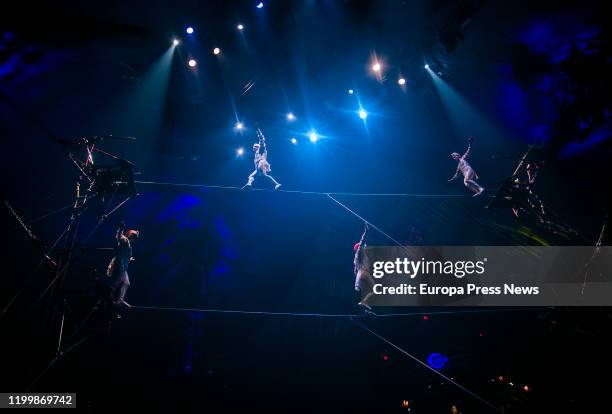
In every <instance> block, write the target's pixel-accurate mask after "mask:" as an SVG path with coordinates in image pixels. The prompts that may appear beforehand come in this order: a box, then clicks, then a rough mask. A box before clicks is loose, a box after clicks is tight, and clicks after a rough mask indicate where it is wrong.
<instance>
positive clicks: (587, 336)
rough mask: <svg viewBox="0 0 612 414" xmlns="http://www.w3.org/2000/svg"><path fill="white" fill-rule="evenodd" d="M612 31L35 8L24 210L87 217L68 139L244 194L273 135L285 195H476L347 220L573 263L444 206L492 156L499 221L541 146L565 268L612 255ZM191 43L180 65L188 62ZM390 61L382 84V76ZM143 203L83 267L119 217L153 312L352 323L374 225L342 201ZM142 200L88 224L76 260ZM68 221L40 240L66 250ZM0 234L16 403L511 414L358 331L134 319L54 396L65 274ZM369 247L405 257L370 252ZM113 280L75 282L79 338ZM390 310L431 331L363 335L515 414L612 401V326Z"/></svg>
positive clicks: (362, 12) (24, 137) (490, 5)
mask: <svg viewBox="0 0 612 414" xmlns="http://www.w3.org/2000/svg"><path fill="white" fill-rule="evenodd" d="M603 10H604V7H603V3H602V4H600V3H597V2H587V3H584V2H580V3H578V2H558V1H556V2H547V1H545V2H523V1H520V2H503V3H502V2H492V1H489V2H483V1H458V2H453V1H442V0H439V1H432V2H421V1H380V2H379V1H368V0H346V1H340V2H332V1H303V2H283V1H270V2H265V5H264V7H263V8H262V9H256V8H255V3H254V2H251V1H231V2H225V1H218V2H195V1H175V2H167V1H147V2H144V1H130V2H119V1H106V2H82V3H78V2H69V1H59V2H53V3H46V4H45V3H41V4H37V5H35V6H34V5H27V6H26V5H17V7H16V8H14V10H13V9H12V10H8V11H7V12H6V13H5V12H4V11H3V13H2V15H1V16H0V23H1V26H0V28H1V30H0V36H1V38H0V85H1V87H0V136H1V137H2V150H1V151H0V157H1V158H0V168H1V173H2V178H3V180H2V181H3V185H2V197H3V200H6V201H8V202H9V203H10V204H11V205H12V206H13V207H14V209H15V210H16V211H17V212H18V213H19V214H20V215H21V216H22V217H23V218H24V220H25V221H31V220H35V219H37V218H40V217H41V216H43V215H45V214H46V213H49V212H52V211H55V210H57V209H60V208H61V207H63V206H65V205H68V204H69V203H70V202H71V200H72V197H73V192H74V185H75V183H76V180H77V179H78V173H77V171H76V169H75V168H74V166H73V165H72V164H71V163H70V162H69V161H68V160H67V158H66V155H65V153H64V150H63V149H62V147H61V145H58V144H57V142H56V141H57V140H58V139H67V140H72V139H76V138H78V137H83V136H93V135H104V134H115V135H123V136H134V137H136V138H137V141H135V142H133V143H132V142H118V141H106V142H105V143H104V144H103V148H104V150H106V151H109V152H111V153H115V154H119V155H120V156H121V157H124V158H126V159H129V160H130V161H132V162H134V164H135V165H136V166H137V170H138V171H139V174H138V175H137V180H141V181H158V182H171V183H189V184H210V185H219V186H241V185H242V184H244V182H245V181H246V176H247V175H248V174H249V173H250V172H251V170H252V165H253V164H252V158H251V156H250V146H251V145H252V143H253V142H254V140H255V138H254V124H255V122H258V124H259V125H260V126H261V127H262V129H263V130H264V132H265V133H266V136H267V139H268V146H269V158H270V162H271V164H272V175H274V176H275V177H276V178H277V179H278V180H279V181H281V182H282V183H283V189H286V190H298V191H305V192H308V191H315V192H330V191H332V192H334V191H335V192H357V193H415V194H441V195H452V196H455V195H467V197H406V196H388V197H387V196H380V197H367V196H349V195H338V196H337V197H336V198H337V199H338V200H339V201H341V202H342V203H344V204H346V206H348V207H349V208H350V209H353V210H354V211H356V212H358V213H359V214H360V215H362V216H363V217H365V218H367V219H368V220H369V221H371V222H372V223H374V224H375V225H376V226H378V227H380V228H381V229H383V230H384V231H385V232H387V233H388V234H390V235H391V236H392V237H394V238H395V239H397V240H399V241H400V242H402V243H406V244H427V245H517V244H548V243H553V242H555V243H556V242H558V241H557V240H555V241H553V240H551V239H550V238H547V236H546V235H545V234H541V233H539V232H538V231H537V230H535V229H532V228H528V227H525V226H523V225H521V224H520V223H518V222H517V221H516V220H514V218H513V217H512V215H511V213H510V212H509V211H505V210H494V209H485V208H484V206H485V205H486V204H487V202H488V201H489V199H488V198H486V197H484V196H483V197H479V198H471V197H469V193H468V192H467V190H466V189H465V188H464V187H463V185H462V183H460V182H454V183H447V181H446V180H447V179H448V178H449V177H450V176H451V175H452V174H453V172H454V169H455V167H456V165H455V163H454V162H453V161H452V160H451V159H450V158H449V153H450V152H452V151H459V152H462V151H463V150H464V148H465V145H466V138H467V137H468V136H473V137H474V140H475V143H474V153H473V158H472V161H471V162H472V164H473V165H474V166H475V168H476V170H477V171H478V174H479V175H480V177H481V180H480V181H481V183H482V184H483V185H484V186H485V187H487V192H485V194H484V195H485V196H486V195H492V194H494V191H495V188H496V187H497V185H498V184H499V182H500V181H501V180H502V179H503V178H504V177H507V176H509V175H510V174H511V173H512V170H513V168H514V166H515V163H516V161H515V160H513V159H511V158H512V157H519V156H520V155H521V154H522V153H523V152H524V151H525V150H526V148H527V145H529V144H533V145H537V146H538V149H537V150H535V151H534V152H535V153H536V154H537V157H538V158H540V159H542V160H544V161H545V162H544V166H543V168H542V171H541V173H540V177H539V181H538V186H537V191H538V193H539V195H540V197H541V198H542V199H543V200H544V201H545V202H546V203H547V205H549V207H550V208H551V210H552V211H555V212H556V214H557V215H558V216H559V219H560V220H562V221H563V222H565V223H566V224H567V225H568V226H570V227H572V228H574V229H575V230H576V231H577V232H578V233H579V234H580V237H577V238H575V239H572V240H569V241H567V242H566V244H584V245H590V244H594V243H595V241H596V239H597V236H598V233H599V230H600V228H601V225H602V222H603V220H604V218H605V215H606V214H607V212H608V211H609V200H608V199H609V178H610V166H609V160H610V155H611V151H610V149H611V145H610V142H611V141H610V140H609V136H610V122H609V113H610V109H609V108H610V106H609V104H610V101H609V99H610V98H609V80H608V76H609V73H610V53H609V52H610V42H609V28H608V27H606V26H605V24H604V16H605V13H604V12H603ZM239 22H240V23H242V24H244V26H245V28H244V30H243V31H242V32H239V31H237V30H236V28H235V26H236V24H237V23H239ZM187 25H193V27H194V28H195V33H194V34H193V35H186V34H185V31H184V29H185V27H186V26H187ZM174 37H178V38H180V40H181V43H180V44H179V45H178V46H176V47H170V48H169V46H170V44H171V41H172V39H173V38H174ZM213 47H220V48H221V54H220V55H213V54H212V53H211V51H212V49H213ZM373 53H376V56H378V59H380V61H381V62H383V68H384V70H383V76H382V78H381V79H376V77H375V76H373V75H372V74H371V73H370V71H369V65H370V64H371V62H372V54H373ZM190 58H194V59H196V60H197V62H198V64H197V66H196V68H194V69H192V68H189V67H188V66H187V65H186V61H187V60H188V59H190ZM424 64H428V65H429V67H430V69H429V70H426V69H424V67H423V66H424ZM399 76H403V77H404V78H405V79H406V85H405V87H403V88H402V87H399V86H398V84H397V78H398V77H399ZM348 89H353V90H354V91H355V93H353V94H348V93H347V90H348ZM360 106H361V107H363V108H364V109H366V110H367V112H368V117H367V119H366V120H365V122H364V121H363V120H361V119H360V118H359V117H358V116H357V114H356V111H358V109H359V108H360ZM288 112H292V113H293V114H295V116H296V117H297V119H296V120H295V121H291V122H290V121H288V120H287V118H286V114H287V113H288ZM238 121H240V122H243V123H244V125H245V129H244V130H243V131H238V130H236V128H235V127H234V125H235V123H236V122H238ZM313 130H314V131H316V132H317V133H318V134H319V136H320V139H319V140H318V141H317V142H316V143H312V142H310V141H309V139H308V134H309V132H310V131H313ZM291 137H295V138H296V139H297V144H296V145H293V144H292V143H291V142H290V138H291ZM240 147H243V148H244V149H245V154H244V156H238V155H237V152H236V151H237V149H238V148H240ZM492 156H500V157H502V158H492ZM96 157H97V158H96V160H97V161H98V162H100V163H101V164H104V163H109V162H110V161H109V160H107V159H105V158H104V157H102V156H99V157H98V155H96ZM504 157H505V158H504ZM137 189H138V193H139V195H138V197H136V198H134V199H133V200H130V201H129V202H128V203H127V204H125V206H123V207H122V208H121V209H119V210H118V211H117V212H116V213H114V214H113V215H111V216H109V218H108V219H107V220H105V221H104V222H103V223H102V224H101V225H100V226H99V227H98V228H97V229H96V231H95V233H94V234H93V236H92V237H91V239H89V241H88V242H87V245H88V246H89V247H112V246H113V243H114V232H115V228H116V225H117V223H118V222H119V221H120V220H125V221H126V222H127V223H128V225H129V226H130V227H134V228H138V229H139V230H140V231H141V239H140V240H139V242H138V244H137V245H136V247H135V251H134V256H135V258H136V261H135V262H134V263H132V264H131V265H130V278H131V281H132V286H131V288H130V290H129V293H128V298H127V299H128V302H130V303H131V304H133V305H138V306H154V307H171V308H181V309H190V308H194V309H202V308H214V309H227V310H247V311H273V312H302V313H327V314H337V313H339V314H345V313H348V314H351V313H354V312H356V310H355V309H354V303H355V302H356V297H355V293H354V291H353V282H354V275H353V272H352V271H353V269H352V255H353V251H352V247H353V244H354V243H355V242H356V241H358V239H359V236H360V235H361V231H362V227H363V224H362V222H360V220H358V219H357V218H356V217H355V216H353V215H351V214H350V213H349V212H348V211H347V210H345V209H343V208H341V207H340V206H338V205H337V204H335V203H334V202H332V201H331V200H330V199H328V198H327V197H325V196H324V195H321V194H302V193H285V192H278V193H274V192H267V191H265V192H264V191H250V192H239V191H235V190H231V189H210V188H195V187H194V188H190V187H185V186H168V185H151V184H140V185H138V186H137ZM122 199H123V198H122V197H120V196H117V197H115V198H113V197H110V196H106V197H105V198H104V200H101V199H97V200H94V201H93V202H92V203H91V205H90V207H89V209H88V210H87V213H86V214H85V216H84V219H83V222H82V223H81V227H80V229H79V235H80V238H79V240H81V241H82V240H83V239H84V237H85V236H86V235H87V234H88V233H89V232H90V231H91V230H92V229H93V228H94V227H95V226H96V223H97V222H98V219H99V218H100V216H101V214H103V213H104V212H105V211H108V210H109V208H110V206H111V205H113V204H116V203H117V202H119V201H121V200H122ZM69 214H70V212H69V210H68V209H66V210H63V211H61V212H58V213H56V214H53V215H51V216H49V217H45V218H42V219H40V220H36V221H34V222H32V223H31V225H30V227H31V229H32V230H33V232H34V233H35V234H36V235H37V236H38V237H39V238H40V239H41V240H43V241H44V242H46V243H48V244H51V243H52V242H53V240H55V238H56V237H57V236H58V235H59V234H60V232H61V231H62V230H63V229H64V228H65V226H66V224H67V220H68V218H69ZM1 220H2V226H3V227H2V228H3V229H4V231H3V234H4V243H3V245H4V246H3V256H4V257H3V260H4V269H3V272H2V278H3V284H2V289H0V300H1V301H0V310H1V311H3V313H2V316H0V332H2V341H1V342H2V345H1V347H0V348H1V350H2V353H1V356H0V363H1V364H2V375H0V377H1V381H0V391H2V392H19V391H23V390H25V389H26V388H27V387H28V386H29V385H30V384H32V383H33V382H34V381H35V380H36V381H35V382H34V384H33V386H32V388H31V390H32V391H40V392H43V391H44V392H52V391H56V392H77V393H78V404H79V406H80V407H81V408H84V407H89V408H90V409H91V410H100V411H107V410H109V409H111V408H115V407H117V406H118V405H119V404H123V405H126V406H130V407H137V406H141V407H142V406H146V407H148V408H149V409H159V410H164V411H170V412H173V411H179V410H182V409H188V408H189V409H192V410H198V411H202V410H206V409H212V408H213V407H214V408H217V409H220V407H223V408H224V409H225V410H226V411H234V410H235V411H238V410H241V411H244V410H255V409H269V410H283V411H285V412H287V411H315V410H316V411H322V412H327V411H332V410H333V409H336V410H338V411H342V412H347V411H362V410H366V409H368V410H371V409H379V410H381V411H383V412H387V411H406V409H405V408H402V406H401V404H402V401H403V400H408V401H410V405H411V406H412V407H413V408H412V412H416V413H428V412H451V411H450V407H451V405H453V404H456V405H457V406H458V407H459V409H460V411H461V412H463V413H474V412H489V411H487V410H489V408H488V407H487V406H486V405H484V404H483V403H482V402H480V401H478V400H477V399H475V398H473V397H472V396H470V395H468V394H467V393H465V392H464V391H462V390H460V389H459V388H457V387H455V386H454V385H452V384H449V383H446V382H444V381H442V380H441V378H440V377H439V376H437V375H436V374H435V373H433V372H431V371H429V370H427V369H426V368H425V367H423V366H420V365H419V364H418V363H416V362H415V361H413V360H411V359H410V358H409V357H407V356H405V355H403V354H402V353H400V352H399V351H397V350H395V349H393V348H392V347H390V346H388V345H386V344H385V343H383V342H381V341H380V340H379V339H377V338H375V337H373V336H372V335H370V334H368V333H367V332H366V331H364V330H363V329H361V328H360V327H359V326H357V325H356V324H355V323H354V322H351V321H350V320H349V319H348V318H332V317H289V316H263V315H244V314H211V313H201V312H196V311H179V310H177V311H168V310H165V311H160V310H152V309H147V310H143V309H134V310H132V311H130V312H129V313H126V314H125V316H124V317H123V318H122V319H121V320H120V321H118V322H116V323H114V324H113V326H112V328H111V329H110V331H107V329H106V328H105V327H106V325H105V323H104V322H103V320H102V318H101V317H98V316H97V315H96V316H94V317H93V318H92V319H91V320H90V321H89V322H88V324H87V325H86V326H84V327H83V328H82V329H78V330H77V329H74V326H73V329H69V330H68V331H67V332H66V335H65V338H64V340H65V345H66V346H70V345H71V344H76V343H78V341H79V340H80V339H81V338H83V337H85V336H86V335H87V334H88V333H91V334H92V336H91V338H89V339H87V340H86V341H85V342H83V343H82V344H79V345H78V346H77V347H76V348H74V350H71V351H70V352H69V353H67V354H66V355H65V357H63V358H61V359H60V360H59V361H58V362H57V364H54V365H53V366H52V367H51V368H50V369H49V370H48V371H46V372H45V374H44V375H43V376H41V377H40V378H39V379H37V377H38V375H39V374H40V373H41V372H42V371H43V370H44V368H45V367H46V366H47V365H48V363H49V361H51V360H52V358H53V349H54V347H55V346H56V343H55V341H56V339H57V329H56V328H57V320H55V319H54V318H53V317H52V315H53V312H52V311H51V310H50V309H53V304H52V303H51V302H52V300H51V299H50V298H49V297H43V299H41V300H38V298H39V296H40V295H41V293H42V291H43V290H44V288H45V287H46V286H47V285H48V283H49V282H50V281H51V280H52V279H53V274H52V272H51V271H50V270H49V269H47V268H46V267H45V266H44V265H43V266H37V264H38V262H39V261H40V254H39V250H38V249H37V247H36V244H35V243H33V242H32V240H31V239H30V238H29V237H28V236H27V235H26V234H25V232H24V231H23V230H22V228H21V227H20V226H19V225H18V223H17V221H16V220H15V219H14V217H13V216H12V215H11V214H10V212H9V211H8V209H5V211H4V212H3V213H2V214H1ZM607 240H609V239H608V238H606V239H605V240H604V242H606V241H607ZM369 244H370V245H385V244H389V240H387V239H386V238H384V236H383V235H381V234H380V233H377V232H375V231H373V232H372V234H371V238H370V239H369ZM108 261H109V256H108V251H104V250H99V251H95V250H85V251H83V252H82V253H80V254H79V255H78V257H77V258H76V259H75V261H74V263H73V265H72V266H71V269H72V270H71V272H70V274H69V277H68V280H67V282H66V294H67V295H68V297H69V298H70V300H69V301H70V304H71V306H70V308H69V312H68V314H67V318H68V320H69V323H70V324H72V325H77V326H78V324H79V322H78V321H80V320H82V318H83V316H84V315H86V314H87V311H88V309H89V308H90V306H91V304H92V303H93V302H95V299H94V292H95V289H96V287H95V286H96V283H95V278H96V277H97V276H99V275H101V274H102V273H103V272H104V269H105V267H106V265H107V263H108ZM17 292H20V293H19V296H18V299H17V300H15V301H14V302H11V299H12V298H14V297H15V294H16V293H17ZM92 301H93V302H92ZM9 303H10V307H8V308H7V305H8V304H9ZM447 310H448V309H444V311H447ZM471 310H472V311H475V310H476V309H471ZM396 311H402V312H406V311H410V312H412V311H414V312H416V313H425V312H426V313H427V317H424V315H423V314H416V315H415V316H408V317H397V318H367V319H364V318H359V321H360V323H363V324H364V325H366V326H368V327H369V328H371V329H373V330H375V331H377V332H379V333H380V334H381V335H383V336H385V337H386V338H388V339H389V340H391V341H392V342H394V343H395V344H397V345H398V346H400V347H402V348H404V349H406V350H408V351H409V352H410V353H411V354H412V355H414V356H416V357H417V358H419V359H421V360H426V359H427V357H428V356H429V355H430V354H432V353H435V352H437V353H441V354H443V355H446V356H448V358H449V361H448V363H447V364H446V366H445V367H444V368H442V369H441V372H442V373H443V374H444V375H447V376H448V377H452V378H453V379H454V380H457V381H458V382H459V383H460V384H462V385H464V386H466V387H467V388H468V389H470V390H472V391H474V392H475V393H476V394H478V395H480V396H482V397H484V398H485V399H487V400H488V401H491V402H493V403H494V404H495V405H496V406H498V407H502V406H503V407H505V412H517V413H518V412H585V408H584V407H586V405H587V404H593V403H598V402H601V401H603V400H605V391H606V386H607V384H608V382H609V381H607V380H606V379H605V376H606V375H607V373H608V372H609V368H610V358H609V355H608V353H609V351H608V349H607V346H606V342H605V341H604V339H603V338H604V337H605V335H606V333H607V332H608V331H609V328H610V324H611V323H612V321H611V320H610V318H611V316H610V313H609V310H608V309H599V308H597V309H591V308H585V309H528V310H527V309H516V310H514V311H511V312H510V311H490V310H489V311H487V312H476V313H472V314H470V313H442V314H438V313H437V312H439V311H442V309H432V308H418V309H399V310H396ZM463 311H465V309H464V310H463ZM600 375H601V376H600ZM500 376H501V377H502V379H500V378H499V377H500ZM602 377H603V379H602ZM510 382H512V383H513V384H514V385H510ZM525 385H527V386H528V389H527V390H525V389H524V388H523V387H524V386H525Z"/></svg>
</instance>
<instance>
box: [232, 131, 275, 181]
mask: <svg viewBox="0 0 612 414" xmlns="http://www.w3.org/2000/svg"><path fill="white" fill-rule="evenodd" d="M257 137H258V138H259V143H255V144H253V153H254V155H255V158H254V162H255V171H253V172H252V173H251V175H249V179H248V181H247V183H246V184H245V185H244V187H242V189H243V190H244V189H247V188H251V186H252V185H253V181H255V178H260V177H261V178H265V179H266V180H268V181H269V182H270V183H272V184H273V185H274V189H275V190H278V189H279V188H280V186H281V184H279V183H278V182H277V181H276V180H275V179H274V177H272V176H271V175H268V173H269V172H270V171H272V168H271V167H270V163H269V162H268V148H267V147H266V137H264V134H263V132H261V130H260V129H259V128H257ZM262 150H263V151H262Z"/></svg>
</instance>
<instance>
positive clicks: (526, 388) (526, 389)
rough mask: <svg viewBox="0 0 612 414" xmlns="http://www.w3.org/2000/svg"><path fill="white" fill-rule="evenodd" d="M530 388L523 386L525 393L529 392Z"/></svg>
mask: <svg viewBox="0 0 612 414" xmlns="http://www.w3.org/2000/svg"><path fill="white" fill-rule="evenodd" d="M530 389H531V388H529V385H525V386H523V390H525V392H529V390H530Z"/></svg>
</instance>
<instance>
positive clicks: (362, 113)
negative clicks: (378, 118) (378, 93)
mask: <svg viewBox="0 0 612 414" xmlns="http://www.w3.org/2000/svg"><path fill="white" fill-rule="evenodd" d="M367 117H368V113H367V111H366V110H365V109H363V108H361V109H360V110H359V118H361V119H363V120H364V121H365V119H366V118H367Z"/></svg>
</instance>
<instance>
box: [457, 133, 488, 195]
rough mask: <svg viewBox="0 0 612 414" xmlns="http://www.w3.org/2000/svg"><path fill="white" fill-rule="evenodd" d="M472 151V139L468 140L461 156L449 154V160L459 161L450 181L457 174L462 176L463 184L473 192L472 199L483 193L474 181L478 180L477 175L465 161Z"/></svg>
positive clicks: (482, 189)
mask: <svg viewBox="0 0 612 414" xmlns="http://www.w3.org/2000/svg"><path fill="white" fill-rule="evenodd" d="M471 150H472V138H470V139H469V140H468V147H467V150H466V151H465V153H464V154H463V155H460V154H459V153H458V152H453V153H452V154H451V158H452V159H454V160H456V161H459V164H458V165H457V171H455V175H453V176H452V177H451V178H450V180H448V181H449V182H450V181H453V180H454V179H456V178H457V177H459V173H461V174H463V184H465V186H466V187H467V188H468V189H470V190H471V191H473V192H474V197H476V196H479V195H480V194H482V192H483V191H484V188H483V187H481V186H480V185H479V184H478V183H477V182H476V181H475V180H477V179H478V174H476V171H474V169H473V168H472V166H471V165H470V164H469V163H468V162H467V161H466V159H467V158H468V157H469V156H470V152H471Z"/></svg>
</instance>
